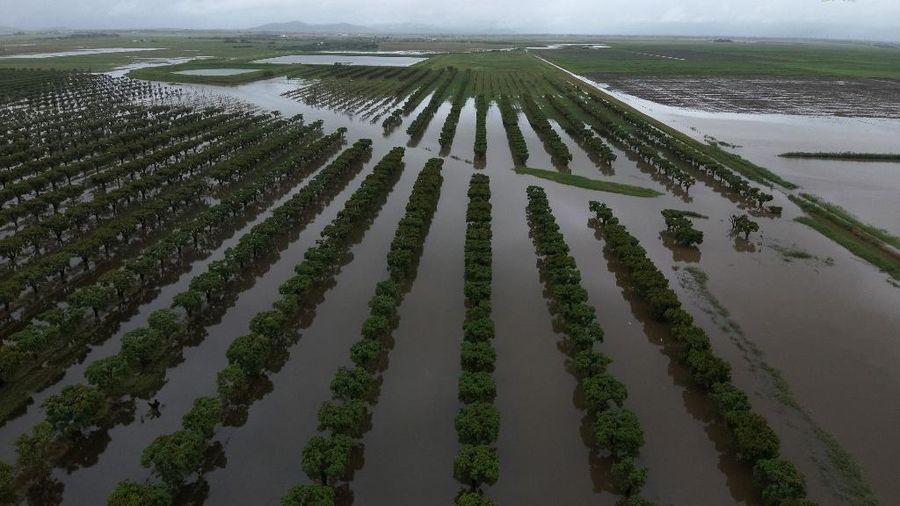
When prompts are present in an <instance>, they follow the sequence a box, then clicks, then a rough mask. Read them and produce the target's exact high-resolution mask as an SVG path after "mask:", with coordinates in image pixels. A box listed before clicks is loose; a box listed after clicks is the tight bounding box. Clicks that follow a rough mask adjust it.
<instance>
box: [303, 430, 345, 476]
mask: <svg viewBox="0 0 900 506" xmlns="http://www.w3.org/2000/svg"><path fill="white" fill-rule="evenodd" d="M352 451H353V439H351V438H350V437H349V436H346V435H344V434H335V435H332V436H330V437H323V436H313V437H312V438H310V440H309V441H308V442H307V443H306V446H305V447H304V448H303V461H302V467H303V471H304V472H305V473H306V475H307V476H309V478H310V479H312V480H316V481H318V482H319V484H321V485H327V484H328V482H329V480H338V479H340V478H341V477H343V476H344V475H345V474H347V470H348V469H349V468H350V455H351V452H352Z"/></svg>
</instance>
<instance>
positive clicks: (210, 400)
mask: <svg viewBox="0 0 900 506" xmlns="http://www.w3.org/2000/svg"><path fill="white" fill-rule="evenodd" d="M224 413H225V409H224V407H223V406H222V401H221V400H219V398H218V397H200V398H199V399H196V400H194V407H193V408H191V410H190V411H188V412H187V413H186V414H185V415H184V417H182V419H181V426H182V427H184V428H185V429H187V430H191V431H194V432H198V433H200V434H203V437H206V438H209V437H212V435H213V432H214V431H215V428H216V425H218V424H219V422H221V421H222V417H223V415H224Z"/></svg>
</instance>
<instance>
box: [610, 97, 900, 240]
mask: <svg viewBox="0 0 900 506" xmlns="http://www.w3.org/2000/svg"><path fill="white" fill-rule="evenodd" d="M611 93H612V94H613V96H615V97H616V98H619V99H620V100H623V101H625V102H626V103H628V104H629V105H631V106H632V107H635V108H637V109H639V110H641V111H642V112H645V113H647V114H649V115H651V116H653V117H654V118H656V119H659V120H660V121H663V122H665V123H666V124H668V125H670V126H672V127H674V128H677V129H679V130H681V131H682V132H684V133H686V134H688V135H690V136H692V137H694V138H696V139H698V140H700V141H704V142H719V143H724V144H722V147H723V148H724V149H727V150H729V151H733V152H734V153H737V154H739V155H741V156H743V157H744V158H747V159H748V160H750V161H752V162H754V163H756V164H758V165H761V166H763V167H766V168H768V169H770V170H772V171H774V172H775V173H776V174H779V175H780V176H782V177H784V178H785V179H787V180H788V181H791V182H793V183H795V184H797V185H799V186H800V187H801V188H802V189H803V190H802V191H807V192H810V193H813V194H816V195H819V196H821V197H823V198H825V199H827V200H828V201H830V202H833V203H835V204H837V205H840V206H842V207H844V208H846V209H848V210H850V212H852V213H853V214H855V215H856V216H858V217H860V218H861V219H862V220H863V221H865V222H867V223H871V224H872V225H875V226H876V227H879V228H883V229H885V230H888V231H889V232H892V233H894V234H900V219H898V216H900V200H898V199H897V195H898V192H900V170H897V165H896V164H892V163H885V162H871V163H869V162H865V163H863V162H854V161H830V160H814V159H788V158H781V157H779V156H778V155H780V154H782V153H786V152H789V151H826V150H828V151H831V150H833V151H854V152H888V153H890V152H895V151H897V148H898V144H897V139H898V138H900V137H898V136H900V120H898V119H891V118H865V117H841V116H798V115H791V114H761V113H727V112H711V111H708V110H701V109H698V108H693V107H691V108H683V107H675V106H671V105H666V104H660V103H657V102H654V101H652V100H649V99H646V98H643V97H638V96H634V95H630V94H627V93H622V92H618V91H615V90H611ZM895 102H896V101H895ZM896 103H897V104H900V102H896Z"/></svg>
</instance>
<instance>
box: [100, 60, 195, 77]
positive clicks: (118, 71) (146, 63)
mask: <svg viewBox="0 0 900 506" xmlns="http://www.w3.org/2000/svg"><path fill="white" fill-rule="evenodd" d="M209 58H212V56H183V57H178V58H135V59H134V61H133V62H131V63H128V64H125V65H122V66H120V67H116V68H114V69H112V70H110V71H109V72H104V74H106V75H110V76H112V77H125V76H126V75H128V73H129V72H131V71H132V70H137V69H142V68H147V67H162V66H165V65H176V64H178V63H187V62H189V61H193V60H204V59H209Z"/></svg>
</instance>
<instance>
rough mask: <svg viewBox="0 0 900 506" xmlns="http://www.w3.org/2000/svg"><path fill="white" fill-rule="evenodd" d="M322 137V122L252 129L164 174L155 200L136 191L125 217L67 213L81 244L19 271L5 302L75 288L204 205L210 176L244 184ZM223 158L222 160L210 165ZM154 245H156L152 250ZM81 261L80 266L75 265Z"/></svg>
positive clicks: (0, 292)
mask: <svg viewBox="0 0 900 506" xmlns="http://www.w3.org/2000/svg"><path fill="white" fill-rule="evenodd" d="M286 126H287V125H286ZM320 135H321V122H315V123H312V124H309V125H305V126H303V125H302V123H301V122H295V123H293V124H291V125H289V126H288V128H287V129H284V128H281V129H276V130H274V131H272V130H268V129H267V130H265V131H257V130H256V129H251V132H249V133H248V134H247V136H245V135H243V134H242V135H241V136H239V137H237V138H234V139H232V140H229V141H225V142H224V143H223V144H221V145H218V146H217V147H215V148H210V149H211V150H214V151H216V153H218V156H217V157H216V158H212V159H206V158H199V159H198V158H193V157H192V158H191V159H190V161H187V160H186V161H184V162H182V163H179V164H176V165H173V166H170V167H167V168H165V169H160V171H166V172H167V173H168V174H169V178H167V179H169V180H170V182H169V183H168V184H166V185H165V187H164V188H163V189H158V190H156V193H155V195H153V196H151V195H150V194H149V193H146V189H142V188H134V187H130V189H131V191H133V192H134V193H135V195H133V196H131V198H132V199H136V200H137V201H138V202H139V204H136V205H134V206H131V208H130V209H127V210H125V209H123V210H122V212H118V207H113V208H112V210H108V211H107V212H108V213H110V214H111V217H110V218H108V219H105V220H103V219H101V218H100V216H99V215H98V216H97V218H96V220H97V221H95V222H91V223H96V224H97V225H96V226H93V227H90V226H86V225H88V222H87V221H86V220H85V217H78V216H71V215H68V214H66V215H67V216H69V220H70V221H69V223H70V225H71V226H72V227H73V228H76V229H78V230H79V233H78V234H77V236H76V238H75V240H74V241H73V242H71V243H69V244H67V245H65V246H63V247H62V248H61V249H59V250H56V251H55V252H52V253H46V254H43V255H41V256H38V257H36V258H33V259H32V260H31V261H29V262H27V263H26V264H24V265H21V266H19V267H18V268H17V269H16V271H15V272H14V274H12V276H10V277H8V278H7V279H4V280H3V281H2V282H0V302H2V303H3V304H4V305H5V306H6V307H7V308H9V306H11V305H12V304H13V303H16V304H18V305H27V304H28V303H29V301H32V302H33V303H36V304H40V303H41V302H44V300H43V299H42V298H41V295H42V294H43V291H44V290H43V289H45V288H47V287H50V286H53V285H54V284H57V283H58V282H61V283H65V284H68V285H69V286H71V284H72V283H73V281H74V280H73V279H70V274H73V273H75V274H78V275H80V276H87V275H88V274H91V273H94V274H96V273H97V272H101V271H102V270H103V269H104V267H105V266H107V265H108V262H109V260H110V259H111V258H112V257H113V256H114V252H115V250H116V249H117V248H119V249H121V248H124V247H127V246H128V245H129V244H131V243H132V242H133V241H134V240H135V239H136V238H137V237H139V236H141V235H147V233H149V232H150V231H151V230H165V229H166V228H167V227H168V226H170V225H171V224H172V223H173V222H174V221H175V220H176V219H177V218H179V217H180V216H181V215H182V214H184V213H185V212H187V211H188V210H191V209H195V208H196V207H197V206H198V205H200V206H203V205H204V204H203V201H204V199H205V198H206V197H207V196H208V195H210V193H211V192H212V191H213V190H214V189H215V188H216V185H214V184H213V183H212V182H210V181H208V178H209V177H214V178H216V179H217V180H218V181H219V183H218V187H219V188H220V189H221V188H224V185H225V184H226V183H233V182H237V181H240V180H242V179H244V178H245V177H247V176H248V175H250V174H252V173H253V172H254V171H255V170H256V169H257V167H258V164H264V163H266V162H267V161H273V160H277V159H278V158H279V157H283V156H285V154H287V153H289V152H290V151H289V150H290V148H292V147H293V146H294V145H295V143H296V142H297V141H298V140H299V141H301V142H304V141H309V140H312V139H315V138H318V137H319V136H320ZM229 155H231V156H230V157H229ZM218 158H222V160H221V161H220V162H219V163H217V164H214V165H210V162H211V161H215V160H217V159H218ZM184 175H187V177H184ZM142 191H143V192H145V194H146V195H147V198H146V199H140V194H141V192H142ZM121 198H122V199H127V198H128V197H126V196H122V197H121ZM73 209H74V208H73ZM77 223H81V225H78V224H77ZM154 244H155V243H152V242H151V243H150V244H148V246H151V247H152V246H153V245H154ZM7 254H12V252H9V251H8V252H7ZM76 259H77V260H80V263H74V264H73V260H76ZM57 279H58V281H57ZM26 288H30V289H31V293H30V294H29V293H27V292H26V293H24V294H23V290H25V289H26ZM35 299H36V300H35Z"/></svg>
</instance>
